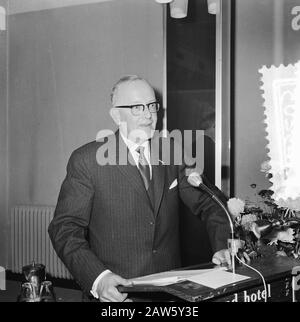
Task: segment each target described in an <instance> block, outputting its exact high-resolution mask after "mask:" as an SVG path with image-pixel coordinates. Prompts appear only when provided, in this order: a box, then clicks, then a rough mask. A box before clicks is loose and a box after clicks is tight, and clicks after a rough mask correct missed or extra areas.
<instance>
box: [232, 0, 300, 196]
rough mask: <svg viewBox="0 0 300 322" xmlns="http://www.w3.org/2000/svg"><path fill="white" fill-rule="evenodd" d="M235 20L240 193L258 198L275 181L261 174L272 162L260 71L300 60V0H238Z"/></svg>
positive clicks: (237, 188)
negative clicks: (298, 13)
mask: <svg viewBox="0 0 300 322" xmlns="http://www.w3.org/2000/svg"><path fill="white" fill-rule="evenodd" d="M235 4H236V12H235V14H236V23H235V86H234V93H235V95H234V100H235V134H234V137H235V139H234V152H235V153H234V154H235V158H234V164H235V167H234V177H235V182H234V185H235V195H236V196H240V197H242V198H244V199H245V198H247V199H251V200H255V191H256V190H255V189H253V188H251V187H250V185H251V184H253V183H255V184H256V185H257V191H259V190H260V189H262V188H268V187H269V186H270V183H269V182H268V181H267V180H266V178H265V177H264V174H263V173H261V172H260V165H261V163H262V162H263V161H265V160H267V150H266V144H267V140H266V139H265V134H266V133H265V126H264V123H263V119H264V115H263V99H262V96H261V93H262V92H261V90H260V89H259V87H260V86H261V83H260V74H259V73H258V70H259V69H260V68H261V67H262V66H263V65H267V66H268V67H269V66H270V65H271V64H275V65H277V66H278V65H279V64H289V63H295V62H297V61H298V60H299V59H300V56H299V52H300V42H299V36H300V31H295V30H293V29H292V28H291V21H292V19H293V18H294V17H295V16H293V15H292V14H291V10H292V8H293V7H294V6H300V1H296V0H286V1H282V0H251V1H249V0H236V1H235Z"/></svg>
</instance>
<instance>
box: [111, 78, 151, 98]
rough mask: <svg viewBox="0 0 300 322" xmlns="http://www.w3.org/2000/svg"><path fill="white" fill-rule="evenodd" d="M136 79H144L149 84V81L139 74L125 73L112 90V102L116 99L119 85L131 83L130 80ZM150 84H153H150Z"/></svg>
mask: <svg viewBox="0 0 300 322" xmlns="http://www.w3.org/2000/svg"><path fill="white" fill-rule="evenodd" d="M135 81H143V82H146V83H147V84H149V82H148V81H147V80H146V79H144V78H142V77H140V76H138V75H125V76H123V77H121V78H120V79H119V80H118V81H117V82H116V83H115V85H114V86H113V88H112V90H111V94H110V100H111V102H112V103H113V100H114V96H115V93H116V90H117V89H118V87H119V86H120V85H122V84H125V83H130V82H135ZM149 86H151V85H150V84H149Z"/></svg>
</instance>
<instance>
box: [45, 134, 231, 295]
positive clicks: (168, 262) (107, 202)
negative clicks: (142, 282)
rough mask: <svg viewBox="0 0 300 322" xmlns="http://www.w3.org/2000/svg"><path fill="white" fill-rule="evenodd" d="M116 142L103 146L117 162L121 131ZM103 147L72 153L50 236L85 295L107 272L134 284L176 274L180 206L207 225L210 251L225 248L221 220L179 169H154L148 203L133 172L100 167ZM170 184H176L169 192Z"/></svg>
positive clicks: (127, 167) (225, 222)
mask: <svg viewBox="0 0 300 322" xmlns="http://www.w3.org/2000/svg"><path fill="white" fill-rule="evenodd" d="M111 138H112V137H111ZM116 139H117V140H116V141H117V144H116V147H115V146H114V144H112V143H110V140H108V141H107V142H105V144H107V146H110V147H113V148H116V149H114V150H116V151H117V153H116V158H117V163H118V151H119V147H120V146H119V144H120V145H121V148H125V150H126V149H127V147H126V146H125V143H124V142H123V140H122V139H120V138H119V135H118V132H117V134H116ZM103 144H104V143H103V142H102V143H101V142H96V141H95V142H91V143H88V144H86V145H84V146H82V147H80V148H79V149H77V150H76V151H74V152H73V153H72V155H71V157H70V160H69V162H68V166H67V175H66V178H65V180H64V182H63V184H62V187H61V191H60V194H59V198H58V203H57V206H56V210H55V214H54V218H53V220H52V222H51V224H50V226H49V230H48V231H49V235H50V238H51V240H52V243H53V246H54V248H55V250H56V252H57V254H58V256H59V257H60V258H61V260H62V261H63V262H64V263H65V265H66V267H67V268H68V269H69V271H70V273H71V274H72V275H73V277H74V278H75V279H76V280H77V282H78V283H79V285H80V286H81V287H82V289H83V290H85V291H86V292H89V291H90V290H91V288H92V284H93V282H94V281H95V279H96V278H97V276H98V275H99V274H100V273H101V272H103V271H104V270H105V269H110V270H111V271H112V272H114V273H116V274H119V275H120V276H122V277H124V278H132V277H136V276H141V275H145V274H151V273H156V272H160V271H165V270H170V269H174V268H177V267H180V248H179V227H178V219H179V218H178V217H179V216H178V209H179V202H180V199H181V200H182V201H183V202H184V203H185V204H186V205H187V206H188V207H189V208H190V210H191V211H192V212H193V213H194V214H195V215H198V216H200V217H201V218H202V219H203V220H205V222H206V227H207V231H208V234H209V236H210V242H211V244H212V248H213V250H214V251H217V250H220V249H222V248H226V247H227V246H226V245H227V238H228V236H229V224H228V220H227V217H226V215H225V214H224V213H223V211H222V209H221V208H220V207H219V206H218V205H217V204H216V203H215V202H214V201H213V200H212V199H211V198H210V197H209V196H208V195H207V194H206V193H205V192H203V191H201V190H200V189H195V188H193V187H191V186H190V185H189V184H188V182H187V180H186V175H185V166H184V165H181V166H179V165H175V164H170V165H163V164H162V163H161V162H159V165H153V166H152V171H153V172H152V175H153V182H154V185H153V191H154V196H155V198H154V199H155V201H154V203H151V202H150V200H149V197H148V194H147V192H146V190H145V188H144V184H143V181H142V179H141V176H140V173H139V170H138V168H137V167H136V166H135V165H130V164H129V165H104V166H100V165H99V164H98V163H97V161H96V154H97V150H98V149H99V147H101V146H102V147H103ZM171 153H172V152H171ZM153 155H154V153H153ZM151 156H152V153H151ZM170 163H172V161H171V162H170ZM175 179H177V181H178V185H177V186H176V187H175V188H173V189H169V187H170V185H171V183H172V182H173V181H174V180H175ZM210 187H211V188H213V189H214V190H215V193H217V194H218V195H219V196H220V197H221V198H223V201H226V199H225V198H224V196H223V195H222V193H221V192H220V191H219V190H218V189H217V188H216V187H214V186H210ZM199 247H201V245H199Z"/></svg>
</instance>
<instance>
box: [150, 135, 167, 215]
mask: <svg viewBox="0 0 300 322" xmlns="http://www.w3.org/2000/svg"><path fill="white" fill-rule="evenodd" d="M159 151H160V140H156V139H153V140H152V142H151V164H152V178H153V190H154V215H155V217H156V216H157V214H158V210H159V207H160V204H161V200H162V196H163V192H164V187H165V181H166V178H165V176H166V171H165V166H164V164H163V163H162V161H160V156H159V154H160V153H159Z"/></svg>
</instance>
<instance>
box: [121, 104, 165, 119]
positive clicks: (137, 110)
mask: <svg viewBox="0 0 300 322" xmlns="http://www.w3.org/2000/svg"><path fill="white" fill-rule="evenodd" d="M146 106H147V107H148V110H149V112H150V113H156V112H158V111H159V107H160V104H159V103H158V102H152V103H148V104H135V105H121V106H115V107H116V108H130V109H131V113H132V114H133V115H134V116H138V115H141V114H142V113H143V112H144V111H145V108H146Z"/></svg>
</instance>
